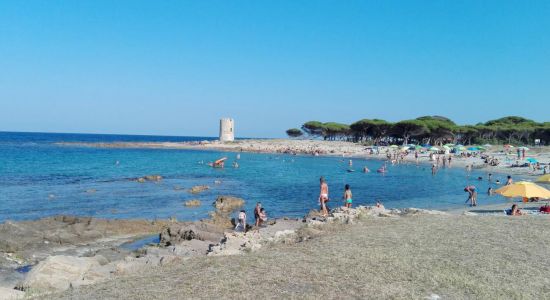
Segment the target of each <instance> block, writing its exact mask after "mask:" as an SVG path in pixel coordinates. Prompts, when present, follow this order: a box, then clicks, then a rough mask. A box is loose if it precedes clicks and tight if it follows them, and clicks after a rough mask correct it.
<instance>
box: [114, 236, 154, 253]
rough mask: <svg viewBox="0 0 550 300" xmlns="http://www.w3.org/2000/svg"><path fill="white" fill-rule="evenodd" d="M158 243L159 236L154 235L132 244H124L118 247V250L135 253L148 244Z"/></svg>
mask: <svg viewBox="0 0 550 300" xmlns="http://www.w3.org/2000/svg"><path fill="white" fill-rule="evenodd" d="M158 243H160V236H159V235H158V234H155V235H150V236H146V237H144V238H141V239H138V240H135V241H132V242H127V243H124V244H122V245H120V248H122V249H126V250H130V251H135V250H138V249H140V248H142V247H143V246H147V245H149V244H158Z"/></svg>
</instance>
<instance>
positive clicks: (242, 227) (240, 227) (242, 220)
mask: <svg viewBox="0 0 550 300" xmlns="http://www.w3.org/2000/svg"><path fill="white" fill-rule="evenodd" d="M235 231H237V232H246V212H245V211H244V210H241V211H240V212H239V219H238V220H237V225H236V226H235Z"/></svg>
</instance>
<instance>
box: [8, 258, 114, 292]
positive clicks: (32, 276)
mask: <svg viewBox="0 0 550 300" xmlns="http://www.w3.org/2000/svg"><path fill="white" fill-rule="evenodd" d="M100 261H101V259H98V258H95V257H75V256H65V255H57V256H50V257H48V258H47V259H46V260H44V261H42V262H40V263H39V264H38V265H36V266H35V267H34V268H32V270H31V271H30V272H29V274H27V277H26V278H25V280H23V281H22V282H20V283H19V284H18V285H17V288H18V289H20V290H28V289H31V290H33V291H63V290H66V289H68V288H70V287H76V286H80V285H86V284H91V283H96V282H99V281H102V280H106V279H108V278H109V277H110V272H109V271H108V270H107V269H106V268H105V269H103V268H101V264H100Z"/></svg>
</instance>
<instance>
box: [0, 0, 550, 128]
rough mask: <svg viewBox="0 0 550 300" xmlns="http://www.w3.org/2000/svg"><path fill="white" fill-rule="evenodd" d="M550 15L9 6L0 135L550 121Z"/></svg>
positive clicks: (254, 4) (184, 5)
mask: <svg viewBox="0 0 550 300" xmlns="http://www.w3.org/2000/svg"><path fill="white" fill-rule="evenodd" d="M549 109H550V1H504V0H499V1H485V0H482V1H480V0H474V1H451V0H446V1H412V0H407V1H389V0H388V1H385V0H380V1H366V0H365V1H350V0H346V1H299V0H291V1H281V0H277V1H275V0H272V1H261V0H251V1H227V0H223V1H203V0H197V1H182V0H177V1H152V0H151V1H136V0H131V1H122V0H117V1H112V0H107V1H101V0H90V1H75V0H68V1H55V0H52V1H42V0H40V1H32V0H25V1H20V0H16V1H7V0H3V1H0V130H2V131H43V132H86V133H128V134H160V135H207V136H215V135H217V130H218V119H219V118H220V117H224V116H230V117H233V118H235V120H236V131H237V135H238V136H246V137H277V136H282V135H283V134H284V130H286V129H287V128H290V127H299V125H300V124H302V123H303V122H304V121H308V120H320V121H336V122H344V123H349V122H353V121H356V120H358V119H362V118H382V119H386V120H389V121H396V120H400V119H407V118H415V117H418V116H422V115H433V114H437V115H444V116H447V117H450V118H451V119H453V120H455V121H456V122H457V123H460V124H464V123H477V122H479V121H486V120H488V119H491V118H497V117H501V116H505V115H511V114H513V115H521V116H524V117H529V118H532V119H534V120H536V121H548V120H549V119H550V118H549V117H548V116H550V114H549V112H548V111H549Z"/></svg>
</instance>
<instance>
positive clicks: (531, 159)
mask: <svg viewBox="0 0 550 300" xmlns="http://www.w3.org/2000/svg"><path fill="white" fill-rule="evenodd" d="M526 161H528V162H530V163H532V164H536V163H538V162H539V161H538V160H536V159H534V158H532V157H529V158H528V159H526Z"/></svg>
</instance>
